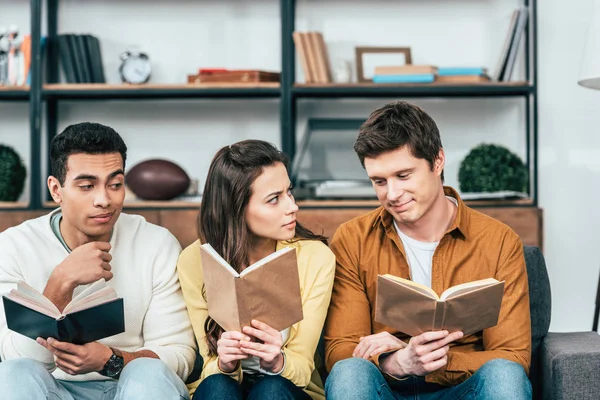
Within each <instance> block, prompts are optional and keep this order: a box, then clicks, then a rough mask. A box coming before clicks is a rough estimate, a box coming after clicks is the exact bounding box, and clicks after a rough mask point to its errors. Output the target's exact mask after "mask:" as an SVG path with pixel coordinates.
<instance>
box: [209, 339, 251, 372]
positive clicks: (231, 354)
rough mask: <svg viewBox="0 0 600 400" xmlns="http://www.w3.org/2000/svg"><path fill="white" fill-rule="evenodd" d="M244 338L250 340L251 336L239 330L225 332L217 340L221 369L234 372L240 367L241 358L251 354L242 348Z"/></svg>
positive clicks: (243, 358)
mask: <svg viewBox="0 0 600 400" xmlns="http://www.w3.org/2000/svg"><path fill="white" fill-rule="evenodd" d="M242 340H244V341H248V340H250V338H249V337H248V336H246V335H244V334H243V333H241V332H237V331H228V332H223V334H222V335H221V337H220V338H219V340H218V341H217V355H218V356H219V369H220V370H221V371H223V372H226V373H229V372H233V371H235V370H236V369H237V368H238V364H239V362H240V360H245V359H246V358H249V355H248V354H247V353H245V352H243V351H242V349H241V344H240V343H241V341H242Z"/></svg>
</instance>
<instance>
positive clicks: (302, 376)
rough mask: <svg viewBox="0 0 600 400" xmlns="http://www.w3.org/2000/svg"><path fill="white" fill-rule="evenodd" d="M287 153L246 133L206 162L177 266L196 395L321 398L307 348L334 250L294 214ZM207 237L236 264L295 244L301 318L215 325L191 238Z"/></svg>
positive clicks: (326, 292)
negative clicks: (193, 353)
mask: <svg viewBox="0 0 600 400" xmlns="http://www.w3.org/2000/svg"><path fill="white" fill-rule="evenodd" d="M285 165H286V157H285V156H284V154H283V153H282V152H280V151H279V150H277V149H276V148H275V147H273V146H272V145H271V144H269V143H267V142H264V141H260V140H245V141H242V142H238V143H235V144H233V145H231V146H226V147H223V148H222V149H220V150H219V151H218V152H217V154H216V155H215V156H214V158H213V160H212V163H211V165H210V168H209V171H208V176H207V178H206V185H205V187H204V192H203V195H202V205H201V207H200V216H199V219H198V231H199V237H200V240H198V241H196V242H194V243H193V244H191V245H190V246H188V247H187V248H186V249H185V250H184V251H183V252H182V253H181V256H180V258H179V262H178V265H177V270H178V273H179V279H180V282H181V288H182V291H183V296H184V298H185V302H186V304H187V308H188V312H189V316H190V319H191V321H192V325H193V328H194V332H195V335H196V339H197V341H198V345H199V347H200V355H201V356H202V358H203V361H204V367H203V369H202V375H201V376H200V380H199V381H198V382H195V383H193V384H191V385H189V386H190V391H191V393H192V395H193V400H198V399H215V400H218V399H311V398H312V399H323V398H324V392H323V389H322V383H321V381H320V379H319V375H318V373H317V371H315V364H314V354H315V350H316V348H317V344H318V342H319V337H320V335H321V330H322V328H323V324H324V321H325V316H326V314H327V308H328V306H329V301H330V298H331V290H332V286H333V278H334V273H335V257H334V255H333V253H332V252H331V251H330V250H329V248H328V247H327V245H326V244H325V243H324V242H325V238H324V237H322V236H318V235H315V234H313V233H312V232H310V231H309V230H308V229H306V228H304V227H302V226H301V225H300V224H299V223H298V222H297V221H296V212H297V211H298V206H297V205H296V203H295V200H294V197H293V195H292V193H291V184H290V179H289V177H288V173H287V169H286V167H285ZM201 243H210V245H211V246H212V247H213V248H214V249H215V250H216V251H217V252H218V253H219V254H221V256H223V258H224V259H225V260H226V261H227V262H228V263H229V264H230V265H231V266H232V267H234V268H235V269H236V270H237V271H238V272H240V271H242V270H243V269H244V268H245V267H247V266H249V265H251V264H252V263H254V262H256V261H258V260H260V259H262V258H264V257H266V256H267V255H269V254H271V253H273V252H275V251H277V250H279V249H281V248H282V247H285V246H288V247H290V246H291V247H294V248H295V249H296V256H297V260H298V275H299V278H300V291H301V296H302V309H303V314H304V319H303V320H302V321H300V322H298V323H296V324H294V325H292V326H291V327H289V328H287V329H285V330H283V331H281V332H279V331H276V330H275V329H273V328H271V327H269V326H268V325H266V324H264V323H262V322H261V321H252V326H246V327H244V328H242V331H241V332H237V331H226V332H225V331H223V329H222V328H221V327H220V326H219V325H218V324H217V323H216V322H215V321H213V320H212V319H211V318H210V317H209V316H208V309H207V303H206V298H205V295H204V279H203V273H202V265H201V259H200V244H201Z"/></svg>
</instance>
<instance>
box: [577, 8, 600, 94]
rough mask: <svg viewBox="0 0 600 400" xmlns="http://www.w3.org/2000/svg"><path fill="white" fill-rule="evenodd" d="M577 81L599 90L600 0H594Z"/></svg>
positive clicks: (584, 85)
mask: <svg viewBox="0 0 600 400" xmlns="http://www.w3.org/2000/svg"><path fill="white" fill-rule="evenodd" d="M578 83H579V84H580V85H581V86H583V87H586V88H589V89H596V90H600V0H594V8H593V11H592V19H591V23H590V26H589V28H588V36H587V42H586V46H585V50H584V53H583V60H582V64H581V72H580V74H579V80H578Z"/></svg>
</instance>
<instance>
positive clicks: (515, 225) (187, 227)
mask: <svg viewBox="0 0 600 400" xmlns="http://www.w3.org/2000/svg"><path fill="white" fill-rule="evenodd" d="M373 208H375V207H371V208H368V207H348V208H333V207H314V206H311V207H305V208H301V209H300V211H299V213H298V221H300V222H301V223H302V224H304V225H305V226H307V227H308V228H310V229H311V230H313V231H315V232H316V233H323V234H324V235H325V236H327V237H330V238H331V236H332V235H333V233H334V232H335V230H336V228H337V227H338V226H339V225H340V224H342V223H344V222H346V221H348V220H350V219H352V218H354V217H356V216H359V215H362V214H364V213H365V212H368V211H370V210H372V209H373ZM477 210H478V211H481V212H483V213H484V214H487V215H489V216H491V217H493V218H496V219H497V220H499V221H502V222H504V223H505V224H507V225H508V226H510V227H511V228H512V229H514V231H515V232H516V233H517V234H518V235H519V236H520V237H521V238H522V239H523V243H524V244H526V245H532V246H538V247H540V248H542V246H543V235H542V232H543V213H542V210H541V209H539V208H535V207H486V208H477ZM47 212H48V211H0V231H3V230H5V229H7V228H9V227H11V226H14V225H18V224H20V223H21V222H23V221H25V220H27V219H30V218H35V217H38V216H40V215H43V214H45V213H47ZM124 212H126V213H130V214H140V215H143V216H144V217H145V218H146V220H148V221H149V222H152V223H155V224H157V225H161V226H164V227H165V228H167V229H169V231H171V232H172V233H173V234H174V235H175V236H176V237H177V239H178V240H179V242H180V243H181V246H182V247H186V246H187V245H189V244H190V243H192V242H194V241H195V240H196V239H197V238H198V234H197V220H198V210H197V209H184V210H173V209H156V210H137V209H126V210H125V211H124Z"/></svg>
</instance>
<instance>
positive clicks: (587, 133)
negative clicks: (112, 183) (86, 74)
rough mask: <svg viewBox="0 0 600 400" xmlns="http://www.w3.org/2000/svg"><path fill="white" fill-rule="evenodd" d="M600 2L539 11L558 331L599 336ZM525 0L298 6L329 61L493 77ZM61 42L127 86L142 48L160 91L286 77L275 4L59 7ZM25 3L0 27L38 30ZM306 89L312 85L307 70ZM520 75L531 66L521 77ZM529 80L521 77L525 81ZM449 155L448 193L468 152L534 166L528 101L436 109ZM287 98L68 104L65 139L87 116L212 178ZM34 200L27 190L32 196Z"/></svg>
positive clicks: (546, 200)
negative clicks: (250, 77)
mask: <svg viewBox="0 0 600 400" xmlns="http://www.w3.org/2000/svg"><path fill="white" fill-rule="evenodd" d="M592 1H593V0H580V1H578V2H576V3H573V2H572V3H570V4H569V5H567V4H566V3H565V2H563V1H559V0H546V1H544V2H541V1H538V2H539V3H541V4H540V7H539V9H538V26H539V29H538V33H539V82H538V83H539V99H540V100H539V138H540V139H539V140H540V147H539V152H540V163H539V165H540V175H539V187H540V197H539V199H540V205H541V207H543V209H544V214H545V220H544V237H545V243H544V245H545V254H546V258H547V263H548V268H549V272H550V277H551V282H552V289H553V298H554V301H553V315H552V326H551V329H553V330H555V331H569V330H587V329H589V328H590V326H591V321H592V312H593V307H594V297H595V285H596V282H597V279H598V273H599V267H600V257H599V256H597V255H596V254H597V253H596V252H595V251H594V250H593V249H594V242H595V240H597V238H598V236H599V232H598V229H597V228H596V226H598V222H600V221H599V220H600V216H598V215H597V214H598V213H595V210H594V206H595V197H597V196H598V194H600V189H598V185H596V184H595V183H596V182H595V181H596V180H598V178H599V177H598V173H599V172H600V162H599V161H596V160H595V159H596V157H595V156H596V154H597V153H598V151H599V150H600V138H597V137H596V135H595V134H594V132H593V130H594V127H595V126H597V125H598V123H599V122H600V121H599V119H600V116H598V115H600V114H599V113H598V112H596V111H597V109H598V108H599V107H600V93H595V92H593V91H590V90H586V89H582V88H580V87H578V86H577V84H576V81H577V73H578V68H579V62H580V59H581V56H582V51H583V44H584V43H583V41H584V39H585V36H586V24H587V22H588V21H587V19H588V16H589V15H590V11H591V5H592ZM518 4H519V2H518V1H517V0H508V1H507V0H485V1H481V0H452V1H445V0H428V1H418V0H404V1H395V2H391V1H384V0H375V1H368V2H367V1H365V0H351V1H348V0H344V1H342V0H328V1H327V2H323V1H317V0H299V1H298V7H297V12H296V26H297V29H298V30H305V29H314V30H320V31H322V32H323V33H324V35H325V40H326V42H327V44H328V47H329V53H330V57H331V59H332V60H331V61H332V64H334V65H335V64H337V62H338V61H339V60H352V61H353V58H354V52H353V47H354V46H355V45H366V46H379V45H381V46H410V47H411V49H412V56H413V63H429V64H436V65H440V66H444V65H445V66H455V65H467V66H480V65H483V66H487V67H489V68H490V69H491V70H492V72H493V71H494V69H495V67H496V62H497V57H498V53H499V51H500V47H501V46H502V43H503V41H504V38H505V34H506V30H507V27H508V23H509V19H510V15H511V12H512V10H513V9H514V8H515V7H517V6H518ZM60 7H61V10H60V17H59V26H60V33H71V32H73V33H86V32H89V33H92V34H94V35H96V36H98V37H99V38H100V40H101V44H102V50H103V57H104V66H105V73H106V76H107V79H108V80H109V82H112V83H117V82H118V74H117V68H118V65H119V61H118V55H119V53H120V52H122V51H124V50H126V49H128V48H131V47H137V48H139V49H141V50H144V51H146V52H148V54H149V55H150V58H151V60H152V61H153V66H154V73H153V78H152V82H155V83H183V82H185V80H186V75H187V74H189V73H193V72H194V71H196V70H197V69H198V68H200V67H226V68H260V69H266V70H273V71H277V70H279V69H280V62H281V61H280V25H279V1H277V0H254V1H250V0H245V1H244V0H224V1H220V2H215V1H211V0H201V1H193V0H178V1H175V2H168V3H163V2H161V1H158V0H152V1H144V2H138V1H135V0H123V1H118V0H88V1H85V2H82V1H77V0H61V1H60ZM27 10H28V2H25V1H20V2H14V1H9V0H0V25H1V24H4V23H6V21H7V20H9V19H13V20H16V21H17V22H18V23H19V24H20V25H22V26H27V25H28V15H27ZM297 70H298V71H299V72H298V77H297V79H298V80H299V81H302V80H303V77H302V73H301V72H300V68H299V64H298V68H297ZM519 74H520V75H521V76H522V68H521V69H519V71H517V75H519ZM517 77H518V76H517ZM389 100H390V99H378V100H368V101H365V100H343V101H340V100H338V101H328V100H319V101H309V100H303V101H302V102H301V103H300V107H299V128H300V129H299V130H298V131H299V132H302V131H303V127H304V123H305V119H306V117H308V116H322V117H357V118H365V117H366V116H367V115H368V113H369V112H370V111H371V110H373V109H374V108H376V107H378V106H380V105H383V104H385V103H386V102H388V101H389ZM414 103H416V104H419V105H421V106H423V107H424V108H425V109H426V110H427V111H428V112H429V113H431V115H432V116H433V117H434V118H435V119H436V121H437V122H438V125H439V127H440V130H441V132H442V140H443V143H444V146H445V148H446V150H447V154H448V167H447V170H446V176H447V182H448V184H451V185H454V186H457V185H458V182H457V178H456V174H457V170H458V165H459V163H460V161H461V160H462V158H463V157H464V156H465V155H466V153H467V152H468V150H469V149H470V148H471V147H473V146H474V145H476V144H477V143H480V142H494V143H500V144H503V145H506V146H509V147H510V148H511V149H513V150H514V151H515V152H517V153H518V154H519V155H521V156H522V157H524V137H523V132H524V118H525V115H524V109H523V107H522V100H519V99H453V100H448V99H428V100H417V101H414ZM278 107H279V103H278V101H277V100H252V101H246V100H236V101H232V100H186V101H160V102H151V101H140V102H116V101H115V102H100V101H99V102H76V101H72V102H63V103H62V104H61V106H60V114H61V118H60V123H59V129H63V128H64V127H65V126H67V125H68V124H70V123H74V122H79V121H84V120H89V121H99V122H103V123H106V124H108V125H111V126H113V127H114V128H115V129H116V130H117V131H119V132H120V133H121V134H122V135H123V136H124V138H125V140H126V142H127V144H128V146H129V148H130V152H129V160H130V162H129V166H132V165H134V164H135V163H137V162H139V161H141V160H143V159H147V158H152V157H168V158H170V159H174V160H176V161H177V162H178V163H179V164H180V165H181V166H182V167H183V168H184V169H186V171H187V172H188V174H189V175H190V176H192V177H194V178H198V179H199V180H200V186H201V187H202V185H203V181H204V177H205V174H206V171H207V168H208V165H209V162H210V158H211V157H212V155H213V154H214V152H215V151H216V150H217V149H218V148H219V147H221V146H223V145H226V144H230V143H232V142H234V141H237V140H241V139H244V138H250V137H255V138H263V139H266V140H269V141H272V142H274V143H275V144H278V145H279V144H280V140H279V108H278ZM0 119H1V121H2V123H1V124H0V141H3V142H4V141H8V143H10V144H12V145H14V146H15V147H16V148H17V149H18V150H19V151H21V153H22V154H23V156H24V158H25V159H26V160H28V158H27V157H28V146H29V142H28V139H27V137H28V122H27V106H26V105H14V104H6V103H0ZM26 198H27V194H26V195H25V197H24V199H26Z"/></svg>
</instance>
